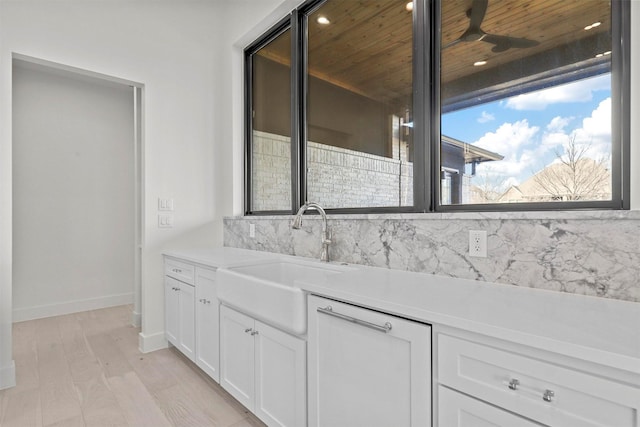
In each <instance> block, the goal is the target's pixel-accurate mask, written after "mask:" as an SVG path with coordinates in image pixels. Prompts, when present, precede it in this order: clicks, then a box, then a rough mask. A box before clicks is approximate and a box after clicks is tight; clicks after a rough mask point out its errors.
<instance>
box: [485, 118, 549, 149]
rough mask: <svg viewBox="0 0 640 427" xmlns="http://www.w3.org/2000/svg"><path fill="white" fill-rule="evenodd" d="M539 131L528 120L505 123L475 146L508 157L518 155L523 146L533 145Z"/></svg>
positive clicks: (487, 134)
mask: <svg viewBox="0 0 640 427" xmlns="http://www.w3.org/2000/svg"><path fill="white" fill-rule="evenodd" d="M539 130H540V128H539V127H538V126H529V122H528V121H527V120H526V119H524V120H519V121H517V122H515V123H503V124H502V125H500V127H499V128H498V129H496V131H495V132H487V133H486V134H484V136H482V137H481V138H480V139H479V140H477V141H476V142H475V143H474V145H477V146H478V147H482V148H484V149H486V150H490V151H493V152H496V153H498V154H501V155H503V156H505V157H507V156H509V155H511V154H514V153H517V152H518V151H519V149H520V148H521V147H522V146H525V145H528V144H531V143H532V142H533V138H534V136H535V135H536V134H537V133H538V131H539Z"/></svg>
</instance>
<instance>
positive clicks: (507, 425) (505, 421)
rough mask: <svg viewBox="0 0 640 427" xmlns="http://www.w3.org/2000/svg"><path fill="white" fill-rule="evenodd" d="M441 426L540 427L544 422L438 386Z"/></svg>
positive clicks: (439, 422) (439, 423) (439, 421)
mask: <svg viewBox="0 0 640 427" xmlns="http://www.w3.org/2000/svg"><path fill="white" fill-rule="evenodd" d="M437 425H438V426H439V427H540V426H542V424H538V423H535V422H533V421H530V420H527V419H526V418H522V417H519V416H517V415H514V414H512V413H510V412H507V411H503V410H502V409H499V408H496V407H495V406H492V405H489V404H488V403H485V402H482V401H480V400H477V399H474V398H472V397H469V396H467V395H465V394H462V393H458V392H457V391H453V390H451V389H448V388H446V387H442V386H439V387H438V424H437Z"/></svg>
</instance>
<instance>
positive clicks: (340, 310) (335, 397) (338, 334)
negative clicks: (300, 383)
mask: <svg viewBox="0 0 640 427" xmlns="http://www.w3.org/2000/svg"><path fill="white" fill-rule="evenodd" d="M308 308H309V310H308V315H309V333H308V334H309V335H308V338H309V341H308V346H309V358H308V369H309V424H310V425H311V426H314V427H315V426H321V427H341V426H344V427H375V426H380V427H388V426H395V427H402V426H406V427H418V426H420V427H423V426H428V425H430V423H431V410H430V408H431V328H430V326H428V325H424V324H421V323H417V322H411V321H408V320H405V319H401V318H398V317H394V316H390V315H386V314H382V313H379V312H374V311H371V310H366V309H363V308H360V307H354V306H352V305H348V304H343V303H339V302H336V301H331V300H327V299H323V298H319V297H315V296H311V297H309V306H308Z"/></svg>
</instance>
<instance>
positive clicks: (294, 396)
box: [255, 321, 307, 427]
mask: <svg viewBox="0 0 640 427" xmlns="http://www.w3.org/2000/svg"><path fill="white" fill-rule="evenodd" d="M255 324H256V327H255V330H256V332H257V334H256V335H255V345H256V353H255V357H256V368H255V369H256V408H255V414H256V415H257V416H258V418H260V419H261V420H262V421H264V422H265V423H267V424H268V425H270V426H283V427H286V426H290V427H301V426H305V425H307V411H306V406H307V404H306V403H307V393H306V386H307V381H306V374H307V371H306V369H305V366H306V361H307V357H306V356H307V354H306V343H305V341H304V340H301V339H299V338H296V337H294V336H292V335H289V334H287V333H285V332H282V331H280V330H278V329H275V328H273V327H271V326H269V325H265V324H264V323H261V322H259V321H256V323H255Z"/></svg>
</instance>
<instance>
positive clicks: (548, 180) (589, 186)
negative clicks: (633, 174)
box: [533, 136, 611, 200]
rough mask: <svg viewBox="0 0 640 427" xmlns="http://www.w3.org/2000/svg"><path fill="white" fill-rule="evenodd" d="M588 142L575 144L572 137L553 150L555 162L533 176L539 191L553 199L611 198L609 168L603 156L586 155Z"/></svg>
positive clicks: (606, 159)
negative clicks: (597, 157) (559, 148)
mask: <svg viewBox="0 0 640 427" xmlns="http://www.w3.org/2000/svg"><path fill="white" fill-rule="evenodd" d="M590 147H591V145H590V144H577V143H576V138H575V136H574V137H573V138H572V139H571V141H569V142H568V143H567V144H566V146H565V147H564V153H562V152H560V151H556V156H557V162H554V163H552V164H550V165H548V166H546V167H545V168H544V169H542V170H541V171H540V172H538V173H537V174H535V175H534V177H533V178H534V181H535V183H536V184H537V185H538V186H539V187H540V189H541V192H544V193H547V194H548V195H549V197H550V198H551V199H552V200H599V199H604V198H608V197H611V171H610V170H609V167H608V162H609V159H608V158H606V157H603V158H600V159H592V158H590V157H587V152H588V150H589V148H590Z"/></svg>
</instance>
